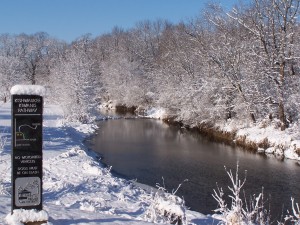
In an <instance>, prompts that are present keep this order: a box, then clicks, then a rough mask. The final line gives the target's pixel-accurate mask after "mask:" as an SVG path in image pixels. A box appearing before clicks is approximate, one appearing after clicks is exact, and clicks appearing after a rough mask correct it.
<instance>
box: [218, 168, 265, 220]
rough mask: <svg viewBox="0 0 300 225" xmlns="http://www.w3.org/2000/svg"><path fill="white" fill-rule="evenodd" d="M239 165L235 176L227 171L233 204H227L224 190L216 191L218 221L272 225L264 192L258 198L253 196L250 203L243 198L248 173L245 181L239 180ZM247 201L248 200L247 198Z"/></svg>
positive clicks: (230, 197)
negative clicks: (242, 192) (242, 193)
mask: <svg viewBox="0 0 300 225" xmlns="http://www.w3.org/2000/svg"><path fill="white" fill-rule="evenodd" d="M238 170H239V165H238V164H237V167H236V172H235V175H234V174H233V173H232V171H231V170H229V171H228V170H227V169H226V167H225V171H226V173H227V175H228V176H229V178H230V181H231V186H229V187H228V189H229V191H230V194H229V195H228V197H229V199H230V200H231V204H230V205H229V204H227V202H226V200H225V194H224V191H223V189H222V188H220V187H217V190H214V194H213V197H214V199H215V200H216V201H217V202H218V205H219V208H218V209H216V210H214V211H215V212H216V213H218V214H216V215H214V217H216V218H217V219H220V220H221V221H222V222H221V224H228V225H242V224H270V212H269V211H268V210H266V209H265V207H264V194H263V191H262V192H261V193H260V194H259V195H258V196H257V197H256V196H255V195H253V196H252V197H251V198H250V201H249V203H248V202H247V201H246V200H243V199H242V198H241V191H242V188H243V186H244V184H245V182H246V175H247V171H245V177H244V179H243V181H241V180H240V179H239V171H238ZM245 199H246V198H245Z"/></svg>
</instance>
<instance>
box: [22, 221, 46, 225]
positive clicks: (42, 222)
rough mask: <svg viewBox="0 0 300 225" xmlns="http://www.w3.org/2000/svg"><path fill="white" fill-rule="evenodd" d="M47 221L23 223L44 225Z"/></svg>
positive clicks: (26, 224)
mask: <svg viewBox="0 0 300 225" xmlns="http://www.w3.org/2000/svg"><path fill="white" fill-rule="evenodd" d="M47 222H48V221H47V220H44V221H36V222H27V223H24V225H42V224H45V223H47Z"/></svg>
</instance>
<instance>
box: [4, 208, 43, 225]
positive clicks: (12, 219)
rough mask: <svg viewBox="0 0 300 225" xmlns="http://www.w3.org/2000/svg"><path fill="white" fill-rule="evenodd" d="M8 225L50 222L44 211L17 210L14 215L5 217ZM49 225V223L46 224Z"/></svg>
mask: <svg viewBox="0 0 300 225" xmlns="http://www.w3.org/2000/svg"><path fill="white" fill-rule="evenodd" d="M5 220H6V222H7V224H8V225H23V224H24V223H27V222H37V221H45V222H46V221H48V213H47V212H46V211H44V210H41V211H37V210H35V209H31V210H25V209H15V210H14V211H13V214H8V215H7V216H6V217H5ZM44 224H49V223H44Z"/></svg>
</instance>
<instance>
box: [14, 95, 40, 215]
mask: <svg viewBox="0 0 300 225" xmlns="http://www.w3.org/2000/svg"><path fill="white" fill-rule="evenodd" d="M42 129H43V97H41V96H39V95H12V185H13V193H12V196H13V197H12V210H14V209H20V208H22V209H37V210H42V175H43V174H42V173H43V170H42V160H43V155H42V145H43V142H42V138H43V132H42Z"/></svg>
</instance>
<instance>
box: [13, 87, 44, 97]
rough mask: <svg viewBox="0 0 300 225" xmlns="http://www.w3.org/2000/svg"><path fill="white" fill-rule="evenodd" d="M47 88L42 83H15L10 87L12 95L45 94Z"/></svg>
mask: <svg viewBox="0 0 300 225" xmlns="http://www.w3.org/2000/svg"><path fill="white" fill-rule="evenodd" d="M45 93H46V89H45V88H44V87H43V86H40V85H15V86H13V87H12V88H11V89H10V94H12V95H40V96H44V95H45Z"/></svg>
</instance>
